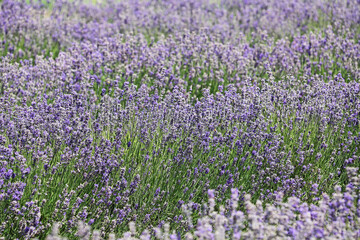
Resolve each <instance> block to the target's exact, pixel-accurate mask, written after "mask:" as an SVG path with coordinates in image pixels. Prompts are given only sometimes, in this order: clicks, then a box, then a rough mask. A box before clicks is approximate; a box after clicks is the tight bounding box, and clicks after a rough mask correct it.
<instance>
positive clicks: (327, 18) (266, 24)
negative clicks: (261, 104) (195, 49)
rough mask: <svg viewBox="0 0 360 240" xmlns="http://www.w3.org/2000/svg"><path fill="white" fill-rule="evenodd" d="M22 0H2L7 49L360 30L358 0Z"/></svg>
mask: <svg viewBox="0 0 360 240" xmlns="http://www.w3.org/2000/svg"><path fill="white" fill-rule="evenodd" d="M25 2H26V1H25V0H23V1H13V0H4V2H3V3H2V5H1V9H2V11H1V13H0V23H1V25H2V28H1V33H2V35H3V40H5V41H3V43H2V46H1V47H2V48H3V49H2V51H3V52H5V53H6V52H20V53H19V54H20V55H21V56H22V55H26V56H36V55H37V54H41V53H43V54H48V53H49V52H51V51H55V52H56V53H58V51H59V49H63V48H66V47H69V46H70V45H71V44H72V42H73V41H83V40H88V41H91V42H99V40H100V39H102V38H103V37H111V36H114V35H116V34H117V33H127V34H138V33H142V34H144V35H145V36H146V37H147V39H148V40H149V41H150V40H151V38H152V37H154V38H157V37H158V36H162V35H169V34H173V33H181V32H182V31H183V30H185V29H188V30H190V31H192V32H198V31H200V30H201V29H204V28H205V29H208V30H209V31H210V32H211V34H219V35H220V39H221V41H222V42H231V41H232V39H233V38H234V37H235V38H236V37H237V35H238V34H239V33H247V34H248V36H249V37H251V33H254V32H255V33H256V32H259V31H260V32H261V31H264V30H265V31H268V32H270V33H271V34H272V35H275V36H279V35H280V36H282V35H285V34H287V35H289V34H290V36H296V35H297V34H303V33H308V32H310V31H312V30H314V29H321V28H325V27H327V26H328V25H329V24H331V25H332V26H333V27H334V28H336V29H341V28H343V27H345V28H347V29H356V30H355V31H356V32H357V34H360V32H359V22H360V20H359V19H360V4H359V1H358V0H347V1H335V0H334V1H327V0H316V1H306V0H304V1H297V0H290V1H289V0H281V1H279V0H277V1H267V0H252V1H251V0H244V1H237V0H236V1H234V0H221V1H211V0H196V1H193V0H187V1H185V0H181V1H178V0H166V1H155V0H149V1H144V0H143V1H141V0H125V1H120V2H116V1H106V2H105V3H103V4H97V5H89V4H84V3H82V2H80V1H74V2H72V3H70V2H67V1H55V3H50V7H51V10H50V9H49V6H48V5H49V4H45V5H44V4H42V3H36V1H35V2H33V3H32V4H30V5H29V4H26V3H25ZM339 36H340V34H339ZM20 49H21V50H20Z"/></svg>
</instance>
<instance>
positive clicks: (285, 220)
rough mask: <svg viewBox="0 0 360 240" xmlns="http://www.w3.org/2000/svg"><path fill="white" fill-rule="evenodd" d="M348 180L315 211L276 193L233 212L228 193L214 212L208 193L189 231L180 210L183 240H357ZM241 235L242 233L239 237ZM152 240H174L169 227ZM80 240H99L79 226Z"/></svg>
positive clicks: (353, 186)
mask: <svg viewBox="0 0 360 240" xmlns="http://www.w3.org/2000/svg"><path fill="white" fill-rule="evenodd" d="M347 170H348V173H349V175H350V177H351V180H350V184H349V185H348V186H347V187H346V191H345V192H344V193H342V192H341V187H340V186H339V185H337V186H335V193H334V195H333V196H332V198H330V197H329V196H328V195H327V194H323V196H322V198H321V200H320V201H319V204H318V205H313V204H310V205H309V204H307V203H302V202H301V200H300V199H298V198H296V197H291V198H289V199H288V202H286V203H284V202H283V201H282V200H283V195H282V194H281V193H279V194H278V195H277V196H276V200H275V202H274V204H273V205H269V204H267V205H266V206H265V208H264V206H263V203H262V202H261V201H260V200H258V201H256V204H253V203H252V202H251V196H250V195H245V197H244V198H243V199H244V201H243V203H244V206H245V209H246V210H245V211H244V212H242V211H238V210H237V208H238V202H239V191H238V189H236V188H234V189H231V192H232V194H231V198H229V199H228V200H227V205H226V207H223V206H221V207H220V208H219V210H218V211H216V210H215V192H214V190H209V191H208V196H209V202H208V204H204V206H203V207H204V208H203V212H202V217H201V218H200V219H199V220H198V221H197V224H196V225H195V226H194V225H193V224H192V222H193V221H192V219H191V212H192V211H191V209H192V208H193V207H192V206H193V204H194V203H192V202H190V203H189V204H187V205H184V207H183V210H184V214H185V216H186V219H185V222H186V224H187V227H188V229H191V230H193V231H192V232H193V234H192V233H190V232H188V233H186V235H185V239H188V240H190V239H194V238H198V239H215V240H223V239H312V238H313V239H315V238H316V239H358V238H359V237H360V230H359V229H360V221H359V215H358V213H359V211H360V208H359V204H358V203H357V200H356V199H357V197H358V195H359V186H360V181H359V176H357V169H355V168H348V169H347ZM59 227H60V226H59V224H55V225H54V227H53V231H52V233H51V234H50V235H49V236H48V237H47V239H48V240H61V239H63V238H62V237H61V236H59V235H58V233H59V232H58V228H59ZM129 228H130V231H129V232H126V233H124V235H123V238H119V239H124V240H136V239H141V240H147V239H151V234H150V232H149V231H148V230H145V231H144V232H143V233H142V234H141V235H140V238H136V236H138V233H136V224H135V223H134V222H130V224H129ZM244 230H246V231H244ZM153 232H154V235H155V239H164V240H168V239H173V240H176V239H179V235H178V234H177V233H176V232H175V231H171V230H170V225H169V224H164V226H163V228H158V227H156V228H154V229H153ZM76 235H77V236H78V237H80V239H82V240H86V239H94V240H98V239H101V238H100V236H101V234H100V232H99V231H97V230H95V231H94V232H93V233H92V232H91V227H90V226H88V225H86V224H84V223H83V222H79V225H78V231H77V234H76ZM110 239H111V240H112V239H116V237H115V235H114V234H110V235H109V240H110Z"/></svg>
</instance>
